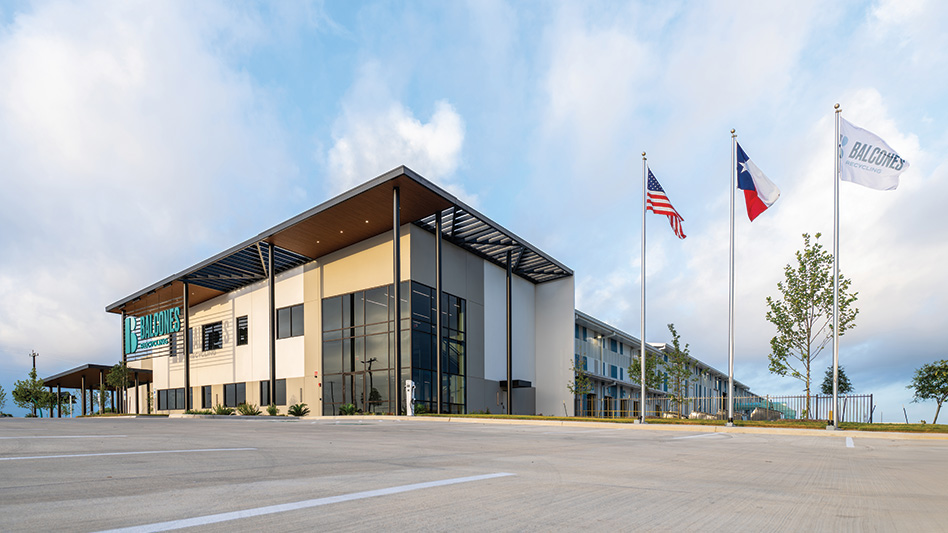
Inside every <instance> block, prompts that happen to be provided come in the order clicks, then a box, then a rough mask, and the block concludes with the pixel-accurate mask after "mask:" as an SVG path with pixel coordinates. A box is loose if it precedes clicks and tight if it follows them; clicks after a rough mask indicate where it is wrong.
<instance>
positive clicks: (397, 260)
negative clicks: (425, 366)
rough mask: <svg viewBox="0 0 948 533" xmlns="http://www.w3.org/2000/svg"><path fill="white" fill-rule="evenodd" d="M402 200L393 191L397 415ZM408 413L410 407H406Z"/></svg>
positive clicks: (397, 407) (397, 406) (397, 409)
mask: <svg viewBox="0 0 948 533" xmlns="http://www.w3.org/2000/svg"><path fill="white" fill-rule="evenodd" d="M400 211H401V198H400V196H399V192H398V187H394V188H393V189H392V263H393V267H394V268H393V272H392V276H393V278H394V280H395V283H394V287H393V288H394V296H395V309H394V311H395V315H394V316H395V414H401V412H402V409H401V408H402V394H403V391H402V305H401V304H402V268H401V267H402V251H401V243H400V242H399V241H400V238H399V237H400V233H401V217H400ZM405 412H406V413H407V412H408V407H407V406H406V407H405Z"/></svg>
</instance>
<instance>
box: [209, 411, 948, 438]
mask: <svg viewBox="0 0 948 533" xmlns="http://www.w3.org/2000/svg"><path fill="white" fill-rule="evenodd" d="M222 418H227V417H222ZM304 419H306V420H313V421H330V420H331V421H336V422H339V421H348V422H357V421H358V422H359V423H361V422H364V421H377V422H411V421H433V422H443V423H451V422H455V423H464V424H499V425H525V426H560V427H577V428H596V429H626V430H630V431H635V430H639V431H677V432H690V433H737V434H757V435H786V436H795V437H801V436H805V437H833V438H841V437H852V438H860V439H889V440H948V433H897V432H888V431H852V430H836V431H832V430H825V429H797V428H768V427H747V426H733V427H727V426H701V425H684V424H658V423H646V424H630V423H627V422H625V423H623V422H584V421H579V420H577V421H572V420H524V419H516V418H511V419H504V418H467V417H441V416H439V417H433V416H415V417H411V416H361V415H353V416H307V417H304Z"/></svg>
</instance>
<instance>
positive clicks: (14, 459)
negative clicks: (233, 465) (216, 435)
mask: <svg viewBox="0 0 948 533" xmlns="http://www.w3.org/2000/svg"><path fill="white" fill-rule="evenodd" d="M253 450H256V448H207V449H202V450H154V451H143V452H108V453H76V454H68V455H33V456H29V457H0V461H22V460H24V459H64V458H75V457H103V456H112V455H148V454H161V453H201V452H241V451H253Z"/></svg>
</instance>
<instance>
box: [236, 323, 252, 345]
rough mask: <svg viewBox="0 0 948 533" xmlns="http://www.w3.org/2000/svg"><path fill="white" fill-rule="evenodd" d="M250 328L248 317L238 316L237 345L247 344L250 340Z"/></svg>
mask: <svg viewBox="0 0 948 533" xmlns="http://www.w3.org/2000/svg"><path fill="white" fill-rule="evenodd" d="M249 338H250V337H249V328H248V327H247V317H246V316H239V317H237V346H242V345H244V344H247V342H248V340H249Z"/></svg>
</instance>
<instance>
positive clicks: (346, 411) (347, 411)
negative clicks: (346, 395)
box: [339, 403, 357, 416]
mask: <svg viewBox="0 0 948 533" xmlns="http://www.w3.org/2000/svg"><path fill="white" fill-rule="evenodd" d="M356 412H357V411H356V406H355V405H353V404H351V403H347V404H345V405H342V406H340V407H339V414H340V415H342V416H350V415H354V414H356Z"/></svg>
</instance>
